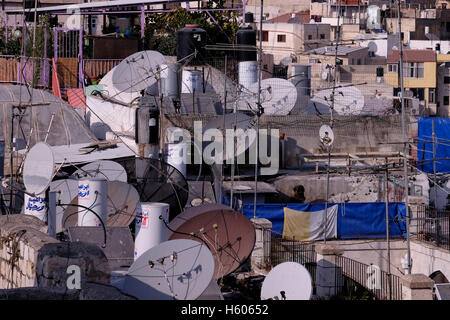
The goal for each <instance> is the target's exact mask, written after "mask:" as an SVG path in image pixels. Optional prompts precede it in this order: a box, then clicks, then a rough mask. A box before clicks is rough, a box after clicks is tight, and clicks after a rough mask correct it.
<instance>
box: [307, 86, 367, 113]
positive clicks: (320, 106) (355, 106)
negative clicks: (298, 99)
mask: <svg viewBox="0 0 450 320" xmlns="http://www.w3.org/2000/svg"><path fill="white" fill-rule="evenodd" d="M332 94H333V90H332V89H326V90H321V91H319V92H318V93H317V94H316V95H315V96H314V97H312V99H311V100H310V101H309V103H308V107H307V111H308V114H314V115H316V114H329V113H330V107H331V104H332V103H331V101H332V99H331V98H332V97H331V96H332ZM363 108H364V95H363V94H362V92H361V90H359V89H358V88H356V87H355V86H351V87H343V88H336V89H335V91H334V113H335V114H338V115H360V114H361V112H362V111H363Z"/></svg>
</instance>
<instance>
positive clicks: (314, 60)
mask: <svg viewBox="0 0 450 320" xmlns="http://www.w3.org/2000/svg"><path fill="white" fill-rule="evenodd" d="M319 62H320V61H319V59H309V63H310V64H313V63H319Z"/></svg>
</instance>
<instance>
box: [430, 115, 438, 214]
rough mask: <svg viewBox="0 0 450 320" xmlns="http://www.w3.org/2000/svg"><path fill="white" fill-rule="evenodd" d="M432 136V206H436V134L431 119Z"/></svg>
mask: <svg viewBox="0 0 450 320" xmlns="http://www.w3.org/2000/svg"><path fill="white" fill-rule="evenodd" d="M431 130H432V137H433V182H434V207H435V208H437V181H436V134H435V132H434V120H432V121H431Z"/></svg>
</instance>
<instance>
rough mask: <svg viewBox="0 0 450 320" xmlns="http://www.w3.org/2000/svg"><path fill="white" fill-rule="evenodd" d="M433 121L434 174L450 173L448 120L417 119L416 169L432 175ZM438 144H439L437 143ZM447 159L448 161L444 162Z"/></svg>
mask: <svg viewBox="0 0 450 320" xmlns="http://www.w3.org/2000/svg"><path fill="white" fill-rule="evenodd" d="M433 121H434V132H435V135H436V141H437V143H435V146H436V159H438V160H436V172H437V173H439V172H440V173H450V143H447V142H445V141H448V140H450V119H448V118H434V117H433V118H425V117H422V118H419V132H418V138H417V161H418V168H419V169H420V170H422V171H424V172H426V173H433V161H432V160H433V143H425V142H431V141H433V130H432V127H433ZM439 142H440V143H439ZM444 159H449V160H444Z"/></svg>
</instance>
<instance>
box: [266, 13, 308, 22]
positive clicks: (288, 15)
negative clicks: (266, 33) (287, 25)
mask: <svg viewBox="0 0 450 320" xmlns="http://www.w3.org/2000/svg"><path fill="white" fill-rule="evenodd" d="M295 16H296V17H297V19H298V20H299V23H301V24H305V23H309V21H310V20H311V16H310V12H309V10H305V11H299V12H296V13H295ZM291 17H292V13H285V14H282V15H280V16H278V17H275V18H272V19H270V20H267V21H269V22H273V23H278V22H288V21H289V20H290V19H291Z"/></svg>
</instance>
